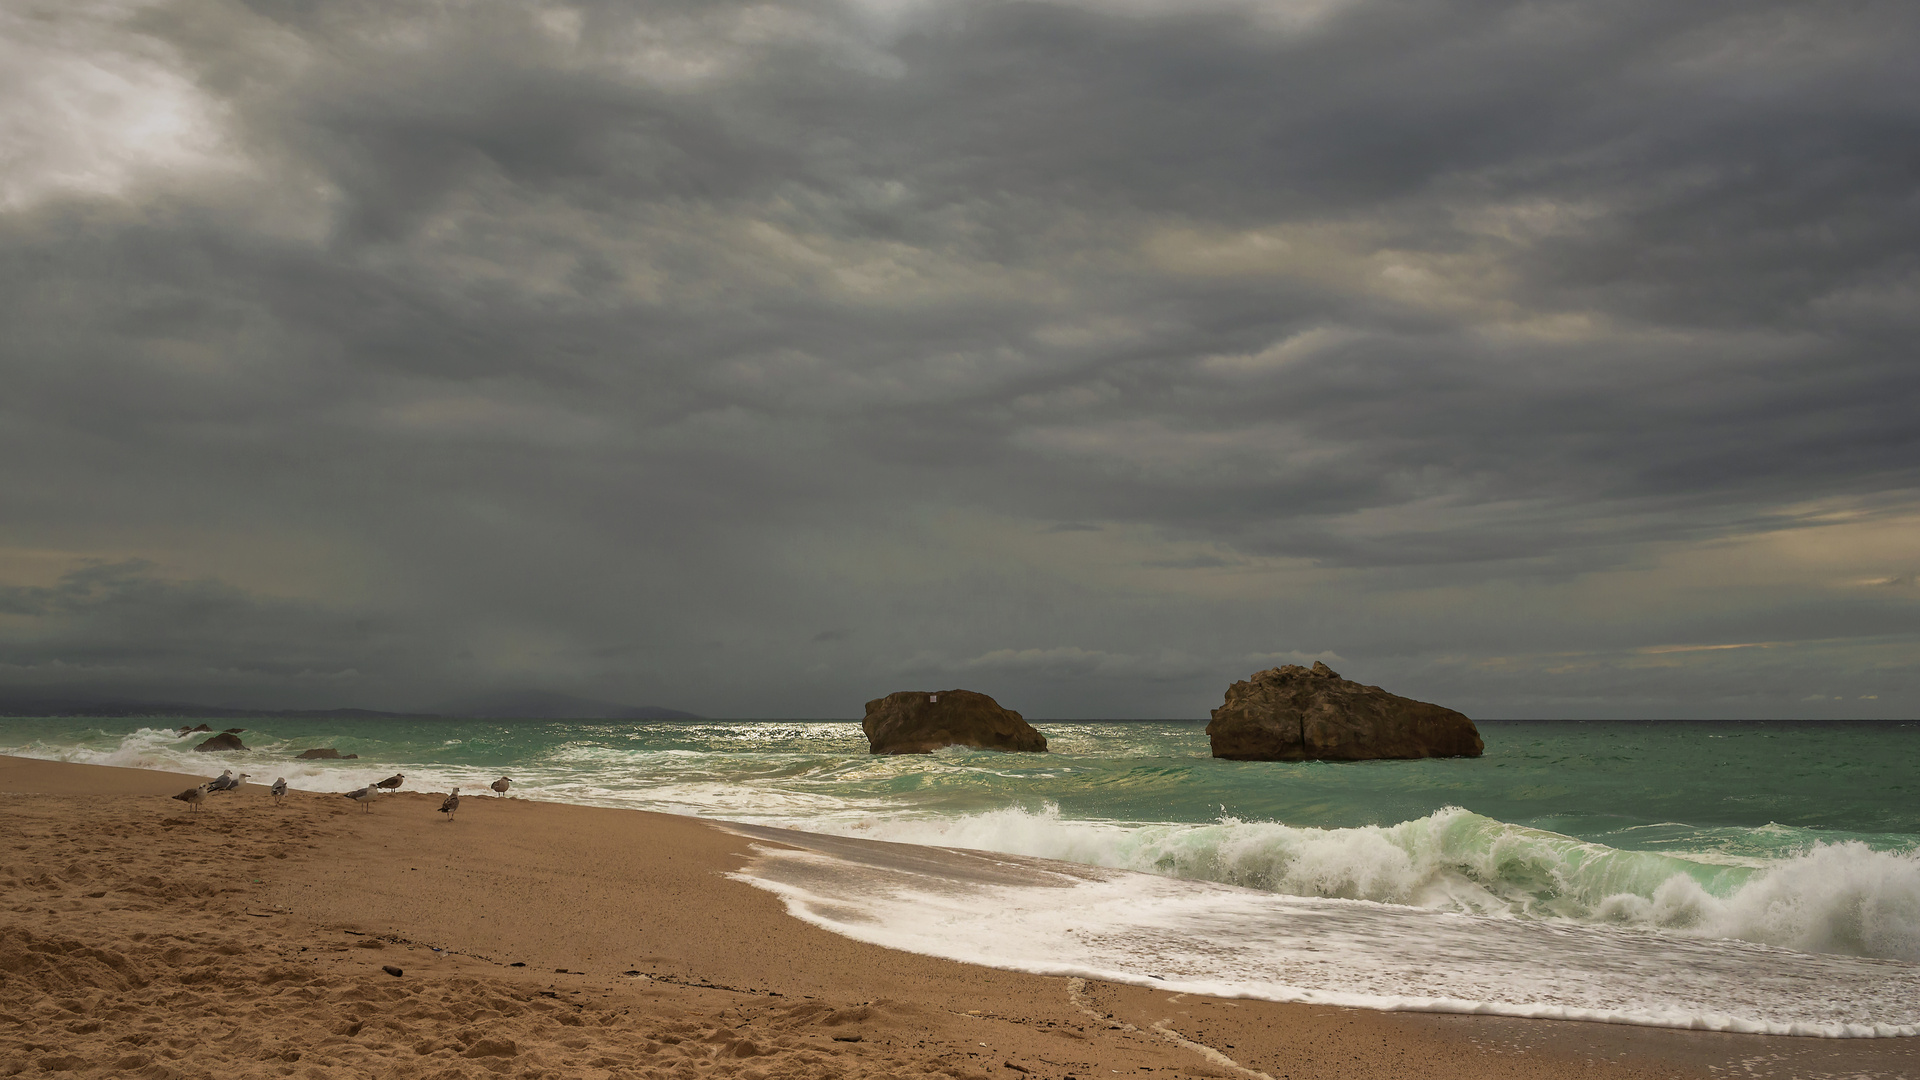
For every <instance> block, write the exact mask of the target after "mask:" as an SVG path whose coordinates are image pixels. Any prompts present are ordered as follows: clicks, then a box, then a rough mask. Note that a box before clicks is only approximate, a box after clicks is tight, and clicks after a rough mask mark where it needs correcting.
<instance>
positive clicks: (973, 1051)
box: [0, 758, 1920, 1080]
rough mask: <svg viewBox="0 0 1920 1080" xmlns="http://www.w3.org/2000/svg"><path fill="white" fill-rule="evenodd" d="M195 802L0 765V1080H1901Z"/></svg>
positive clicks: (107, 771) (674, 853) (1663, 1035)
mask: <svg viewBox="0 0 1920 1080" xmlns="http://www.w3.org/2000/svg"><path fill="white" fill-rule="evenodd" d="M212 771H218V770H217V769H214V770H212ZM202 779H204V777H184V776H174V775H169V774H165V773H157V772H149V771H143V770H132V769H111V768H104V767H100V766H89V765H69V764H60V763H51V762H40V761H29V760H25V759H18V758H0V1076H11V1075H23V1076H40V1075H52V1074H56V1073H58V1074H61V1075H67V1076H108V1075H132V1076H146V1077H156V1078H158V1077H197V1076H211V1075H216V1074H217V1075H220V1076H223V1077H224V1076H311V1077H327V1076H334V1075H340V1076H347V1075H354V1076H362V1077H364V1076H374V1077H389V1076H391V1077H422V1078H434V1080H455V1078H460V1077H467V1078H475V1080H478V1078H484V1077H491V1076H513V1077H529V1078H532V1077H590V1078H594V1080H599V1078H602V1077H676V1078H689V1080H691V1078H696V1077H708V1076H718V1077H736V1076H737V1077H746V1078H753V1080H761V1078H773V1077H808V1078H821V1080H826V1078H849V1080H852V1078H865V1077H896V1076H898V1077H955V1078H961V1077H966V1078H972V1077H995V1078H1005V1080H1017V1078H1021V1077H1026V1078H1036V1080H1037V1078H1042V1077H1044V1078H1049V1080H1061V1078H1065V1077H1073V1078H1075V1080H1097V1078H1101V1077H1113V1076H1169V1077H1171V1076H1183V1077H1184V1076H1214V1077H1248V1076H1260V1075H1264V1076H1267V1077H1270V1078H1272V1080H1303V1078H1311V1077H1329V1078H1331V1077H1351V1078H1372V1077H1382V1078H1384V1077H1395V1078H1423V1077H1433V1078H1443V1077H1460V1078H1472V1077H1487V1078H1501V1077H1563V1076H1569V1075H1574V1074H1576V1073H1577V1074H1578V1075H1581V1076H1592V1077H1597V1078H1612V1077H1707V1076H1727V1075H1739V1076H1757V1077H1789V1076H1806V1077H1813V1076H1849V1077H1851V1076H1871V1077H1898V1076H1920V1045H1916V1044H1920V1040H1915V1039H1890V1040H1821V1039H1787V1038H1769V1037H1760V1036H1743V1035H1724V1034H1716V1033H1706V1032H1685V1031H1669V1030H1661V1029H1650V1028H1631V1027H1623V1026H1616V1025H1606V1024H1585V1023H1571V1022H1556V1021H1532V1020H1513V1019H1506V1018H1497V1017H1473V1016H1445V1015H1429V1014H1415V1013H1377V1012H1369V1011H1365V1010H1356V1009H1338V1008H1327V1007H1318V1006H1303V1005H1282V1004H1276V1003H1270V1002H1257V1001H1245V1000H1239V1001H1230V1000H1222V999H1213V998H1204V997H1195V996H1191V995H1179V994H1168V993H1166V992H1165V991H1155V990H1152V989H1148V988H1140V987H1131V986H1120V985H1114V984H1107V983H1091V984H1088V983H1082V982H1080V981H1079V980H1069V979H1062V978H1049V977H1042V976H1035V975H1025V974H1019V973H1013V972H1004V971H997V970H992V969H988V968H979V967H972V966H969V965H964V964H956V963H951V962H948V961H943V960H936V959H931V958H927V957H921V956H915V955H911V954H906V953H899V952H893V951H890V950H886V949H881V948H876V947H874V946H869V945H865V944H861V943H859V942H854V941H851V940H848V939H845V938H840V937H837V936H835V935H832V934H829V933H827V932H825V931H822V930H819V929H816V928H814V927H812V926H809V925H807V924H804V923H802V922H800V921H798V920H796V919H793V918H791V917H789V916H788V915H787V914H786V913H785V911H784V910H783V909H782V907H781V904H780V902H779V900H778V899H776V898H775V897H773V896H772V895H770V894H768V893H765V892H762V891H760V890H757V889H754V888H752V887H750V886H747V885H744V884H741V883H739V882H736V881H732V880H730V879H728V878H727V877H725V876H724V875H725V874H726V873H727V872H729V871H732V870H735V869H737V868H739V867H741V866H742V865H744V864H745V863H746V862H747V861H748V860H749V859H750V858H751V857H752V846H753V845H754V844H756V843H760V844H764V843H769V842H778V838H772V839H768V838H764V837H763V838H760V839H755V838H751V837H748V836H746V835H742V834H740V833H735V832H730V831H727V830H725V829H722V828H719V827H715V826H713V825H711V824H708V823H705V822H701V821H697V820H694V819H689V818H678V817H671V816H665V815H659V814H648V813H644V812H640V811H632V810H610V809H599V808H591V807H576V806H565V805H560V804H554V803H541V802H534V801H530V800H525V799H496V798H492V797H487V798H479V797H473V796H463V799H462V803H461V809H460V813H459V816H458V818H457V820H454V821H447V820H446V819H445V817H444V815H441V814H439V813H436V812H435V808H436V807H437V806H439V803H440V798H439V796H438V795H428V794H424V793H409V792H402V793H400V794H398V795H394V796H383V797H381V798H380V799H379V800H378V801H377V803H376V804H375V805H373V807H372V808H371V810H370V812H363V810H362V807H360V806H357V805H355V804H353V803H351V802H349V801H348V800H346V799H344V798H341V797H339V796H338V795H316V794H310V793H303V792H294V793H291V794H290V795H289V796H288V797H287V799H286V802H285V804H284V805H282V806H278V807H276V806H274V805H273V803H272V801H271V800H270V799H269V798H268V797H267V795H266V790H265V788H264V787H261V786H258V785H253V784H249V785H247V786H246V788H245V789H243V790H242V791H239V792H235V793H229V794H225V795H215V796H211V797H209V799H208V801H207V804H206V807H205V808H204V809H203V810H201V811H199V812H194V811H192V810H190V809H189V808H188V807H187V806H186V805H185V804H184V803H180V802H175V801H172V800H170V799H169V798H167V796H169V795H172V794H174V793H176V792H178V791H180V790H182V789H183V788H185V787H187V786H188V785H190V784H192V783H197V782H198V781H200V780H202ZM795 839H796V840H802V839H803V838H799V837H796V838H795ZM389 967H390V968H394V969H397V970H398V971H400V974H399V975H392V974H389V973H387V972H386V971H385V970H383V969H385V968H389Z"/></svg>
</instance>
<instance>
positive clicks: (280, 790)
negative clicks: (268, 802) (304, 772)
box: [267, 776, 287, 806]
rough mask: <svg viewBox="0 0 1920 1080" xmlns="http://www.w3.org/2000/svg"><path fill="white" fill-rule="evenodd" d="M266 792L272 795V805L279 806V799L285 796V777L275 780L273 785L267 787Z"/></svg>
mask: <svg viewBox="0 0 1920 1080" xmlns="http://www.w3.org/2000/svg"><path fill="white" fill-rule="evenodd" d="M267 794H269V795H271V796H273V805H275V806H279V805H280V800H281V799H284V798H286V797H287V778H286V777H284V776H283V777H281V778H280V779H278V780H275V781H274V782H273V786H272V787H270V788H268V789H267Z"/></svg>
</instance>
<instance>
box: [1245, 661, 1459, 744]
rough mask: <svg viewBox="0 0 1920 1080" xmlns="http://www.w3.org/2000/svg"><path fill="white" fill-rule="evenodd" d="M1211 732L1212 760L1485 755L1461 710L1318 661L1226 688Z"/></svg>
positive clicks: (1256, 676) (1273, 672)
mask: <svg viewBox="0 0 1920 1080" xmlns="http://www.w3.org/2000/svg"><path fill="white" fill-rule="evenodd" d="M1207 737H1208V738H1210V739H1211V740H1213V756H1214V757H1217V758H1231V759H1233V760H1235V761H1362V760H1366V759H1368V758H1423V757H1479V756H1480V753H1481V751H1482V750H1484V749H1485V744H1484V743H1482V742H1481V741H1480V732H1479V730H1478V729H1476V728H1475V727H1474V726H1473V721H1471V720H1469V719H1467V718H1466V717H1465V716H1463V715H1461V714H1460V713H1457V712H1454V711H1453V710H1452V709H1448V708H1443V707H1441V706H1439V705H1431V704H1428V703H1427V702H1424V701H1415V700H1413V699H1412V698H1403V697H1401V696H1400V695H1398V694H1389V693H1387V692H1386V691H1385V690H1382V689H1380V688H1379V687H1377V686H1366V685H1363V684H1361V683H1357V682H1352V681H1349V680H1347V679H1343V678H1341V677H1340V675H1339V673H1338V672H1336V671H1334V670H1333V669H1332V668H1330V667H1328V666H1327V665H1325V664H1322V663H1320V662H1318V661H1315V663H1314V665H1313V667H1311V668H1305V667H1301V666H1300V665H1299V664H1288V665H1286V666H1285V667H1277V668H1270V669H1268V670H1266V671H1262V672H1260V673H1259V674H1257V675H1255V676H1254V677H1253V678H1251V679H1248V680H1246V681H1244V682H1237V683H1234V684H1233V685H1232V686H1230V687H1228V688H1227V700H1226V704H1224V705H1222V706H1220V707H1219V708H1217V709H1215V710H1213V722H1212V723H1210V724H1208V725H1207Z"/></svg>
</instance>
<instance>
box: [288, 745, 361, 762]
mask: <svg viewBox="0 0 1920 1080" xmlns="http://www.w3.org/2000/svg"><path fill="white" fill-rule="evenodd" d="M359 756H360V755H359V754H343V753H341V752H340V751H338V750H335V749H334V748H333V747H331V746H316V747H314V748H313V749H312V750H302V751H300V752H299V753H297V754H295V755H293V759H294V760H295V761H352V760H354V759H356V758H358V757H359Z"/></svg>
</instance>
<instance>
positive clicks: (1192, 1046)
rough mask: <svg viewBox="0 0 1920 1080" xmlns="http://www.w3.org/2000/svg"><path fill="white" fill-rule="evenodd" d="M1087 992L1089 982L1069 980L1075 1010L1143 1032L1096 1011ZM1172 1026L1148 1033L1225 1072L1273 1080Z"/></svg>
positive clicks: (1166, 1021)
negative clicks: (1089, 1002)
mask: <svg viewBox="0 0 1920 1080" xmlns="http://www.w3.org/2000/svg"><path fill="white" fill-rule="evenodd" d="M1086 990H1087V980H1085V979H1081V978H1071V979H1068V980H1067V1000H1068V1001H1071V1002H1072V1003H1073V1007H1074V1008H1076V1009H1079V1010H1080V1011H1081V1012H1083V1013H1086V1014H1087V1016H1089V1017H1091V1018H1092V1019H1093V1020H1094V1021H1095V1022H1096V1023H1101V1024H1108V1025H1110V1026H1112V1027H1114V1028H1117V1029H1119V1030H1121V1031H1139V1030H1140V1029H1139V1028H1137V1027H1134V1026H1133V1025H1132V1024H1129V1023H1127V1022H1126V1021H1124V1020H1120V1019H1118V1018H1116V1017H1114V1016H1112V1015H1111V1014H1107V1013H1102V1012H1099V1011H1098V1010H1096V1009H1094V1007H1093V1006H1092V1005H1090V1004H1088V1003H1087V995H1086ZM1180 996H1182V997H1185V996H1186V995H1184V994H1182V995H1180ZM1172 1022H1173V1018H1172V1017H1166V1018H1164V1019H1161V1020H1159V1021H1156V1022H1155V1023H1154V1024H1153V1025H1152V1026H1151V1027H1150V1028H1148V1030H1149V1031H1152V1032H1153V1033H1154V1034H1155V1035H1158V1036H1160V1037H1161V1038H1163V1039H1165V1040H1167V1041H1168V1042H1170V1043H1172V1044H1174V1045H1175V1046H1178V1047H1180V1048H1181V1049H1183V1050H1190V1051H1192V1052H1193V1053H1196V1054H1199V1055H1200V1056H1201V1057H1203V1058H1205V1059H1206V1060H1207V1063H1208V1064H1209V1065H1217V1066H1219V1067H1220V1068H1222V1069H1231V1070H1233V1071H1234V1072H1236V1073H1238V1074H1240V1075H1241V1076H1246V1077H1252V1078H1254V1080H1273V1077H1271V1076H1268V1075H1267V1074H1266V1073H1263V1072H1261V1071H1260V1070H1258V1069H1249V1068H1247V1067H1246V1066H1244V1065H1242V1064H1240V1063H1239V1062H1237V1061H1235V1060H1233V1059H1232V1058H1230V1057H1228V1056H1227V1055H1225V1054H1223V1053H1221V1052H1220V1051H1218V1050H1215V1049H1214V1048H1213V1047H1211V1046H1208V1045H1207V1044H1206V1043H1197V1042H1194V1041H1193V1040H1192V1039H1189V1038H1187V1037H1186V1036H1184V1035H1182V1034H1180V1033H1179V1032H1177V1031H1175V1030H1173V1029H1172V1028H1171V1027H1168V1026H1167V1025H1168V1024H1171V1023H1172Z"/></svg>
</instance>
